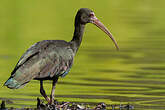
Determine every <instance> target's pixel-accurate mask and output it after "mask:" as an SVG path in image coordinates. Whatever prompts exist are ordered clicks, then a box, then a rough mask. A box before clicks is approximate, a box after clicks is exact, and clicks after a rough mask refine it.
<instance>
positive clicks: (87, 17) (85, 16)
mask: <svg viewBox="0 0 165 110" xmlns="http://www.w3.org/2000/svg"><path fill="white" fill-rule="evenodd" d="M78 22H79V23H81V24H82V25H85V24H87V23H92V24H94V25H96V26H97V27H98V28H100V29H101V30H102V31H103V32H105V33H106V34H107V35H108V36H109V37H110V38H111V39H112V41H113V43H114V44H115V46H116V49H117V50H119V47H118V45H117V42H116V40H115V39H114V37H113V36H112V34H111V33H110V31H109V30H108V29H107V28H106V27H105V26H104V25H103V24H102V23H101V22H100V21H99V20H98V19H97V17H96V16H95V13H94V12H93V11H92V10H90V9H88V8H81V9H79V11H78V12H77V15H76V19H75V24H78Z"/></svg>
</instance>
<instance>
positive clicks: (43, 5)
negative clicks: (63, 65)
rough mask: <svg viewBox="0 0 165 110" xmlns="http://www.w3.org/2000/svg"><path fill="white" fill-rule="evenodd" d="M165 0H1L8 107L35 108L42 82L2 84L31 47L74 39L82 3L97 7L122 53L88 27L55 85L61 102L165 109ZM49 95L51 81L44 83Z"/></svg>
mask: <svg viewBox="0 0 165 110" xmlns="http://www.w3.org/2000/svg"><path fill="white" fill-rule="evenodd" d="M164 4H165V1H163V0H158V1H150V0H138V1H131V0H127V1H122V0H118V1H110V0H105V1H96V0H95V1H93V0H91V1H87V0H83V1H76V0H70V1H57V0H50V1H49V2H48V1H47V2H46V1H43V0H41V1H37V0H35V1H34V0H29V1H22V0H16V1H7V0H6V1H1V2H0V81H1V82H0V86H1V87H0V99H6V100H7V106H8V107H10V106H14V107H29V106H30V107H34V106H35V105H36V98H37V97H41V95H40V92H39V82H38V81H31V82H30V83H29V84H27V85H26V86H25V87H24V88H21V89H18V90H10V89H8V88H6V87H2V85H3V83H4V82H5V81H6V80H7V78H8V77H9V76H10V72H11V71H12V69H13V68H14V66H15V64H16V62H17V61H18V59H19V58H20V56H21V55H22V54H23V53H24V51H25V50H26V49H27V48H29V46H30V45H32V44H34V43H35V42H37V41H40V40H45V39H65V40H67V41H69V40H70V39H71V37H72V33H73V22H74V16H75V14H76V11H77V10H78V9H79V8H80V7H88V8H91V9H93V10H94V12H95V14H96V16H97V17H98V18H99V19H100V21H102V22H103V23H104V24H105V25H106V26H107V27H108V28H109V29H110V30H111V32H112V33H113V35H114V36H115V38H116V39H117V41H118V43H119V46H120V51H119V52H117V51H116V50H115V48H114V46H113V44H112V42H111V40H110V39H109V38H108V37H107V36H106V35H105V34H104V33H103V32H101V31H100V30H99V29H97V27H95V26H93V25H91V24H88V25H87V26H86V30H85V34H84V38H83V43H82V45H81V48H80V49H79V52H78V54H77V55H76V58H75V62H74V66H73V67H72V69H71V71H70V73H69V74H68V75H67V76H66V77H65V78H61V79H60V80H59V82H58V85H57V88H56V93H55V94H56V99H58V100H59V101H71V102H86V103H98V102H105V103H107V104H120V103H122V104H127V103H130V104H132V105H134V107H135V109H136V110H138V109H139V110H161V109H162V110H164V109H165V86H164V84H165V80H164V79H165V73H164V71H165V60H164V54H165V50H164V43H165V39H164V36H165V31H164V30H165V22H164V19H165V14H164V12H165V8H164ZM44 86H45V88H46V91H47V93H48V94H50V89H51V82H50V81H46V82H45V83H44Z"/></svg>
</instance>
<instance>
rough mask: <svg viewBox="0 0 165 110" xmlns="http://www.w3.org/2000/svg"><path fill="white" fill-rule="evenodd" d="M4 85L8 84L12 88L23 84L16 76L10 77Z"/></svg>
mask: <svg viewBox="0 0 165 110" xmlns="http://www.w3.org/2000/svg"><path fill="white" fill-rule="evenodd" d="M4 86H7V87H8V88H10V89H18V88H19V87H21V86H22V84H20V83H19V82H18V81H17V80H15V79H14V78H12V77H10V78H9V79H8V80H7V81H6V82H5V84H4Z"/></svg>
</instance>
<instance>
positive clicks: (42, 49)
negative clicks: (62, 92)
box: [4, 8, 118, 104]
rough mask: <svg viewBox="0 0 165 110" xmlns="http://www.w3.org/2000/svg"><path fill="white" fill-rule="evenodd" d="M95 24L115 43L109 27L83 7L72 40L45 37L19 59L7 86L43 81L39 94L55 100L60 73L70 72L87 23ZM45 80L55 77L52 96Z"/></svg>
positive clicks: (12, 86)
mask: <svg viewBox="0 0 165 110" xmlns="http://www.w3.org/2000/svg"><path fill="white" fill-rule="evenodd" d="M87 23H93V24H95V25H96V26H97V27H99V28H100V29H101V30H102V31H104V32H105V33H106V34H107V35H108V36H109V37H110V38H111V39H112V41H113V42H114V43H115V46H116V48H117V49H118V46H117V43H116V41H115V40H114V38H113V37H112V35H111V33H110V32H109V31H108V29H107V28H106V27H105V26H104V25H103V24H102V23H101V22H100V21H99V20H98V19H97V18H96V16H95V14H94V12H93V11H91V10H90V9H87V8H82V9H80V10H79V11H78V12H77V15H76V17H75V31H74V35H73V38H72V40H71V41H70V42H66V41H64V40H44V41H40V42H37V43H36V44H34V45H33V46H31V47H30V48H29V49H28V50H27V51H26V52H25V53H24V54H23V56H22V57H21V58H20V60H19V61H18V63H17V65H16V67H15V68H14V70H13V72H12V73H11V76H10V78H9V79H8V80H7V81H6V82H5V84H4V85H5V86H7V87H8V88H11V89H17V88H19V87H21V86H24V85H25V84H26V83H28V82H29V81H30V80H32V79H36V80H40V93H41V94H42V96H43V97H44V98H45V99H46V100H47V101H48V103H49V104H52V103H53V100H54V98H53V97H54V92H55V85H56V83H57V80H58V78H59V76H61V77H64V76H65V75H67V73H68V72H69V70H70V68H71V66H72V64H73V58H74V56H75V54H76V52H77V50H78V48H79V46H80V44H81V41H82V36H83V32H84V28H85V24H87ZM43 80H53V83H52V85H53V86H52V91H51V95H50V98H49V97H48V96H47V95H46V92H45V91H44V88H43Z"/></svg>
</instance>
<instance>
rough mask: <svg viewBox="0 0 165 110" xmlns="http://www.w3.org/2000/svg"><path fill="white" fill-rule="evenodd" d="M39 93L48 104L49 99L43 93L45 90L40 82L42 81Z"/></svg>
mask: <svg viewBox="0 0 165 110" xmlns="http://www.w3.org/2000/svg"><path fill="white" fill-rule="evenodd" d="M40 93H41V95H42V96H43V97H44V98H45V100H46V101H48V103H50V99H49V97H48V96H47V95H46V92H45V90H44V87H43V81H42V80H41V81H40Z"/></svg>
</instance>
